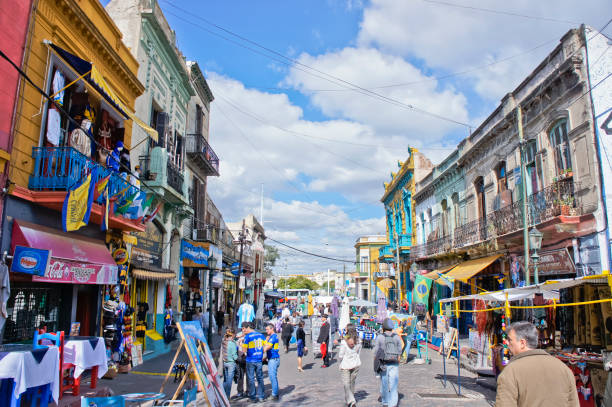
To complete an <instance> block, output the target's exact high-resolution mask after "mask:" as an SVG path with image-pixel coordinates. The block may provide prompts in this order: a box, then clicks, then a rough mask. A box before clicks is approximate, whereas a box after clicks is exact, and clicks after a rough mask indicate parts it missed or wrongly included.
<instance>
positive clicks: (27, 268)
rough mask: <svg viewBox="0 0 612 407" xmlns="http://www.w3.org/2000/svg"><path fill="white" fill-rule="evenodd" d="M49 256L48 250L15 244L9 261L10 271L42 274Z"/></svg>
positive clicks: (47, 263)
mask: <svg viewBox="0 0 612 407" xmlns="http://www.w3.org/2000/svg"><path fill="white" fill-rule="evenodd" d="M50 258H51V251H50V250H41V249H32V248H30V247H24V246H15V254H14V255H13V262H12V263H11V271H12V272H16V273H26V274H33V275H36V276H43V275H44V274H45V270H46V269H47V266H48V265H49V259H50Z"/></svg>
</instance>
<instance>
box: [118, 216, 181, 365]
mask: <svg viewBox="0 0 612 407" xmlns="http://www.w3.org/2000/svg"><path fill="white" fill-rule="evenodd" d="M133 236H135V237H136V240H137V242H136V244H135V245H134V246H133V247H132V248H131V256H130V262H129V275H130V282H129V285H130V292H131V295H130V300H131V306H132V307H133V308H134V313H135V316H136V318H133V326H134V327H133V330H132V331H133V332H134V336H135V338H134V339H135V343H137V344H141V345H142V350H143V359H144V360H146V359H149V358H151V357H153V356H157V355H159V354H162V353H166V352H168V351H170V345H169V344H168V343H166V341H165V340H164V332H165V325H166V320H167V318H166V303H167V302H169V301H170V300H171V297H170V296H169V295H168V285H169V284H170V282H171V281H172V280H174V279H175V278H176V275H175V274H174V272H172V271H170V270H167V269H163V268H162V255H163V249H162V246H163V244H162V242H163V229H162V228H161V226H160V225H159V224H158V223H157V222H156V221H153V222H150V223H148V224H147V225H146V228H145V231H144V232H137V233H134V234H133Z"/></svg>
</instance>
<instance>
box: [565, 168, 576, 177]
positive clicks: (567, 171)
mask: <svg viewBox="0 0 612 407" xmlns="http://www.w3.org/2000/svg"><path fill="white" fill-rule="evenodd" d="M564 175H565V178H571V177H573V176H574V172H573V171H572V168H571V167H570V168H566V169H565V172H564Z"/></svg>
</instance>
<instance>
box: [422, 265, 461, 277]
mask: <svg viewBox="0 0 612 407" xmlns="http://www.w3.org/2000/svg"><path fill="white" fill-rule="evenodd" d="M456 266H457V265H456V264H453V265H452V266H448V267H442V268H439V269H437V270H434V271H430V272H429V273H426V274H423V277H425V278H430V279H432V280H437V279H439V278H440V274H445V273H448V272H449V271H451V270H452V269H454V268H455V267H456Z"/></svg>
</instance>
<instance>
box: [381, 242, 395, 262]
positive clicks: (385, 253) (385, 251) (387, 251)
mask: <svg viewBox="0 0 612 407" xmlns="http://www.w3.org/2000/svg"><path fill="white" fill-rule="evenodd" d="M378 257H379V259H383V258H385V259H392V258H393V246H390V245H386V246H383V247H381V248H380V249H378Z"/></svg>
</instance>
